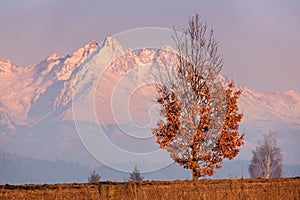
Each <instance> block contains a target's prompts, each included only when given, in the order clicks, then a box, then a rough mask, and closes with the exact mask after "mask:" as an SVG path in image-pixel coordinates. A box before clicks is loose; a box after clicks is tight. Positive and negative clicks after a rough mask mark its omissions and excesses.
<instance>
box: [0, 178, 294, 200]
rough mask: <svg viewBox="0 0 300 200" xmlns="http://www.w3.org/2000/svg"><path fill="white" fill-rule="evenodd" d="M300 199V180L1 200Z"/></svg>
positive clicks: (74, 188) (108, 189) (104, 185)
mask: <svg viewBox="0 0 300 200" xmlns="http://www.w3.org/2000/svg"><path fill="white" fill-rule="evenodd" d="M8 199H10V200H32V199H39V200H50V199H51V200H61V199H68V200H75V199H76V200H77V199H78V200H79V199H80V200H83V199H101V200H103V199H118V200H122V199H130V200H131V199H132V200H134V199H151V200H161V199H172V200H177V199H213V200H218V199H220V200H221V199H222V200H223V199H230V200H234V199H239V200H240V199H270V200H271V199H272V200H275V199H278V200H279V199H280V200H286V199H295V200H296V199H300V178H299V177H298V178H276V179H226V180H209V179H203V180H200V181H198V182H193V181H142V182H138V183H132V182H126V183H121V182H100V183H97V184H88V183H81V184H79V183H73V184H44V185H33V184H28V185H0V200H8Z"/></svg>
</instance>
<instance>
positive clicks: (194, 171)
mask: <svg viewBox="0 0 300 200" xmlns="http://www.w3.org/2000/svg"><path fill="white" fill-rule="evenodd" d="M192 175H193V181H198V179H199V177H198V176H197V175H196V170H193V172H192Z"/></svg>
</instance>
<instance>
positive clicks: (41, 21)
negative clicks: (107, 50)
mask: <svg viewBox="0 0 300 200" xmlns="http://www.w3.org/2000/svg"><path fill="white" fill-rule="evenodd" d="M299 10H300V1H298V0H285V1H280V0H266V1H261V0H254V1H240V0H231V1H226V0H221V1H218V2H217V1H214V2H210V1H189V3H187V1H182V0H172V1H159V0H152V1H140V0H129V1H116V0H112V1H96V0H44V1H40V0H26V1H24V0H1V1H0V60H3V59H9V60H11V61H12V62H13V63H15V64H18V65H22V66H27V65H29V64H36V63H38V62H40V61H41V60H43V59H44V58H45V57H47V56H48V55H50V54H52V53H54V52H58V53H59V54H71V53H72V52H73V51H75V50H76V49H78V48H80V47H82V46H83V45H84V44H86V43H88V42H90V41H92V40H94V39H96V40H97V41H98V42H101V41H102V40H103V39H104V38H105V37H107V36H110V35H113V34H116V33H118V32H121V31H124V30H128V29H132V28H137V27H145V26H156V27H165V28H173V26H175V27H177V28H178V29H179V30H180V29H181V28H183V27H185V26H186V22H187V19H188V16H191V15H193V14H194V13H196V12H197V13H199V14H200V16H201V17H202V18H203V19H205V20H206V21H207V22H208V24H210V25H212V26H213V27H214V29H215V33H216V36H217V39H218V40H219V42H220V46H221V51H222V53H223V55H224V60H225V65H224V69H223V72H224V73H225V74H226V75H228V76H229V77H231V78H233V79H234V80H235V81H237V82H239V83H240V84H243V85H244V86H247V87H249V88H251V89H255V90H257V91H263V92H264V91H268V92H272V91H284V90H289V89H293V90H296V91H298V92H300V81H299V74H300V65H299V59H298V57H299V53H300V12H299Z"/></svg>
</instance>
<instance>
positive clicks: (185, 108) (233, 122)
mask: <svg viewBox="0 0 300 200" xmlns="http://www.w3.org/2000/svg"><path fill="white" fill-rule="evenodd" d="M179 74H180V76H179V77H180V78H182V81H179V83H182V82H185V83H184V84H185V88H184V89H183V90H178V88H180V87H178V85H177V86H174V85H173V86H172V87H167V86H166V85H157V91H158V94H159V98H158V99H157V103H158V104H159V105H160V106H161V113H160V114H161V116H163V117H164V119H161V120H160V121H159V122H158V127H157V128H154V129H152V133H153V134H154V135H155V136H156V138H157V140H156V142H157V143H158V144H159V145H160V148H162V149H166V150H167V151H168V152H169V153H170V155H171V158H172V159H173V160H174V161H175V162H177V163H178V164H179V165H181V166H183V167H184V168H186V169H191V170H192V174H193V178H194V180H197V179H198V178H199V177H202V176H206V175H209V176H211V175H213V174H214V173H215V168H221V167H222V160H223V159H224V158H228V159H233V158H234V157H235V156H236V155H237V154H238V153H239V149H238V147H240V146H241V145H243V140H244V135H243V134H242V135H240V133H239V132H238V128H239V122H240V121H241V119H242V114H241V113H238V105H237V100H238V98H239V96H240V94H241V91H240V90H237V91H235V92H234V91H233V89H234V84H233V83H230V84H228V85H227V86H226V88H224V92H225V97H224V100H225V102H224V104H223V105H222V106H221V107H220V106H219V107H218V106H215V105H214V102H215V101H214V100H213V98H212V97H211V93H210V88H209V86H208V84H206V83H205V82H202V83H201V80H200V79H193V80H194V81H191V79H189V78H188V77H190V76H187V75H186V74H182V73H180V71H179ZM192 74H194V73H192ZM192 74H189V75H192ZM195 80H197V82H195ZM190 81H191V82H192V83H191V82H190ZM179 86H180V84H179ZM187 92H188V93H187ZM221 108H223V109H224V117H220V116H216V113H217V112H216V111H215V109H221ZM220 120H222V121H220ZM216 124H221V125H222V127H221V128H218V127H217V128H216Z"/></svg>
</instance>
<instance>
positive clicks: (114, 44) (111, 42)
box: [102, 37, 124, 52]
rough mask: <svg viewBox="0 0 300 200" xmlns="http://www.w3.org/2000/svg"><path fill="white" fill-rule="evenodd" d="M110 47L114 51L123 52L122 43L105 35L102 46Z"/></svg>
mask: <svg viewBox="0 0 300 200" xmlns="http://www.w3.org/2000/svg"><path fill="white" fill-rule="evenodd" d="M105 47H107V48H112V49H113V51H115V52H124V49H123V47H122V45H121V44H120V43H119V41H117V40H116V39H115V38H113V37H107V38H105V40H104V41H103V44H102V48H105Z"/></svg>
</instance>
